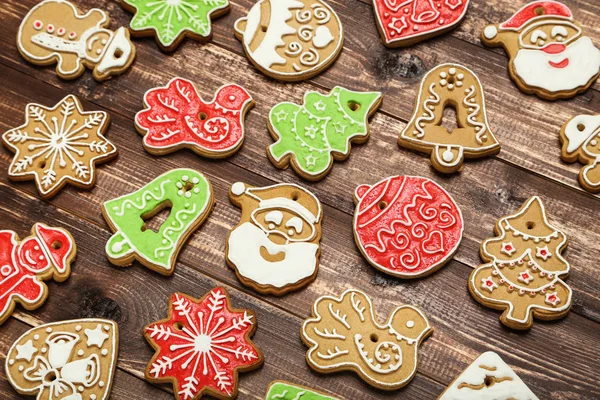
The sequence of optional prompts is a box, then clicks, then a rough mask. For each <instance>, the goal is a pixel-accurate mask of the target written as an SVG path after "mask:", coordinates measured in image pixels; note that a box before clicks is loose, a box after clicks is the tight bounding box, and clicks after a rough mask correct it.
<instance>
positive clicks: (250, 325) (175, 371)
mask: <svg viewBox="0 0 600 400" xmlns="http://www.w3.org/2000/svg"><path fill="white" fill-rule="evenodd" d="M255 330H256V315H255V314H254V312H253V311H251V310H245V309H233V308H231V300H230V299H229V294H228V293H227V292H226V291H225V289H224V288H222V287H217V288H215V289H213V290H211V291H210V292H208V293H207V294H206V295H205V296H204V297H202V298H201V299H200V300H196V299H193V298H191V297H189V296H186V295H185V294H182V293H174V294H173V295H172V296H171V299H170V301H169V317H168V318H167V319H164V320H161V321H157V322H153V323H151V324H149V325H147V326H146V327H145V328H144V337H145V338H146V340H147V341H148V343H150V345H152V347H153V348H154V350H155V353H154V356H153V357H152V360H150V363H149V364H148V367H147V368H146V379H148V380H149V381H150V382H153V383H171V384H172V385H173V391H174V393H175V398H176V399H177V400H199V399H200V398H201V397H202V396H203V395H205V394H206V395H211V396H214V397H216V398H219V399H233V398H235V397H236V396H237V393H238V374H239V373H240V372H245V371H251V370H253V369H256V368H259V367H261V366H262V364H263V361H264V359H263V355H262V353H261V351H260V350H259V349H258V348H257V347H256V345H255V344H254V343H253V342H252V340H251V339H250V338H251V337H252V335H253V334H254V331H255Z"/></svg>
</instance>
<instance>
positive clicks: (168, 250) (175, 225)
mask: <svg viewBox="0 0 600 400" xmlns="http://www.w3.org/2000/svg"><path fill="white" fill-rule="evenodd" d="M213 205H214V198H213V192H212V187H211V185H210V182H209V181H208V179H206V177H205V176H204V175H202V174H201V173H199V172H197V171H194V170H192V169H184V168H181V169H174V170H171V171H169V172H166V173H164V174H162V175H161V176H159V177H158V178H156V179H154V180H153V181H152V182H150V183H148V184H147V185H146V186H144V187H142V188H141V189H140V190H138V191H136V192H133V193H131V194H127V195H125V196H121V197H118V198H116V199H113V200H109V201H107V202H105V203H104V207H103V208H102V215H103V216H104V219H105V220H106V222H107V223H108V225H109V226H110V228H111V230H112V231H113V232H114V235H113V236H112V237H111V238H110V239H109V240H108V242H107V243H106V255H107V257H108V259H109V260H110V262H111V263H113V264H115V265H118V266H121V267H125V266H129V265H131V264H132V263H133V261H134V260H138V261H139V262H141V263H142V264H143V265H145V266H146V267H148V268H151V269H153V270H155V271H157V272H159V273H161V274H163V275H171V274H172V273H173V269H174V267H175V261H176V259H177V254H178V253H179V250H180V249H181V246H182V245H183V243H184V242H185V240H186V239H187V237H188V236H189V235H191V234H192V232H194V231H195V230H196V229H197V228H198V227H199V226H200V225H201V224H202V222H204V220H205V219H206V218H207V217H208V215H209V214H210V212H211V211H212V208H213ZM166 208H169V209H170V212H169V216H168V218H167V219H166V221H165V222H164V223H163V224H162V225H161V226H160V228H159V229H158V232H155V231H153V230H152V229H146V225H145V224H146V220H148V219H150V218H152V217H153V216H154V215H156V214H157V213H159V212H160V211H162V210H164V209H166Z"/></svg>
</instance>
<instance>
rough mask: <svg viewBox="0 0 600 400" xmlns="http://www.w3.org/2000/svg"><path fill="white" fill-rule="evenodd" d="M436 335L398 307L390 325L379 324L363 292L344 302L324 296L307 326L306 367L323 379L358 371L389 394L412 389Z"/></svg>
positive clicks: (349, 294)
mask: <svg viewBox="0 0 600 400" xmlns="http://www.w3.org/2000/svg"><path fill="white" fill-rule="evenodd" d="M431 333H433V329H432V328H431V326H429V322H428V321H427V318H426V317H425V315H423V313H422V312H421V311H420V310H419V309H417V308H415V307H413V306H407V305H403V306H400V307H397V308H396V309H395V310H394V311H393V312H392V314H391V315H390V317H389V318H388V320H387V322H386V323H385V325H380V324H379V323H378V322H377V316H376V315H375V314H374V312H373V305H372V304H371V299H370V298H369V297H368V296H367V295H366V294H365V293H363V292H361V291H359V290H347V291H345V292H344V293H343V294H342V295H341V296H340V297H339V298H335V297H330V296H322V297H319V298H318V299H317V300H316V301H315V304H314V308H313V317H312V318H309V319H307V320H306V321H304V324H303V325H302V329H301V337H302V341H303V342H304V343H305V344H306V345H307V346H308V347H310V349H309V350H308V352H307V353H306V362H307V363H308V365H310V367H311V368H312V369H314V370H315V371H318V372H322V373H331V372H337V371H354V372H356V373H357V374H358V375H359V376H360V377H361V378H362V379H363V380H364V381H365V382H367V383H368V384H370V385H372V386H375V387H378V388H380V389H384V390H395V389H399V388H401V387H403V386H405V385H407V384H408V383H409V382H410V381H411V379H412V378H413V377H414V376H415V374H416V372H417V350H418V347H419V346H420V345H421V342H422V341H423V340H424V339H425V338H427V337H428V336H429V335H431Z"/></svg>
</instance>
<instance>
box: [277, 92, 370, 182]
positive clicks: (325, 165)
mask: <svg viewBox="0 0 600 400" xmlns="http://www.w3.org/2000/svg"><path fill="white" fill-rule="evenodd" d="M381 98H382V96H381V93H379V92H352V91H350V90H347V89H344V88H342V87H339V86H337V87H335V88H333V89H332V90H331V92H329V93H328V94H327V95H323V94H321V93H318V92H307V93H306V94H305V95H304V103H303V104H302V105H297V104H294V103H289V102H284V103H279V104H277V105H276V106H275V107H273V108H272V109H271V111H270V113H269V132H270V133H271V136H272V137H273V139H274V140H276V142H275V143H273V144H272V145H270V146H269V147H268V148H267V155H268V156H269V159H270V160H271V162H272V163H273V164H275V166H276V167H277V168H287V167H288V165H290V164H291V165H292V168H293V169H294V171H296V173H297V174H298V175H300V176H301V177H303V178H304V179H307V180H310V181H317V180H320V179H323V178H324V177H325V175H327V174H328V173H329V170H331V167H333V160H334V159H335V160H338V161H342V160H345V159H346V158H348V156H350V144H351V143H364V142H366V141H367V140H368V139H369V126H368V124H367V120H368V119H369V117H370V116H371V115H373V113H375V110H377V108H379V105H380V104H381Z"/></svg>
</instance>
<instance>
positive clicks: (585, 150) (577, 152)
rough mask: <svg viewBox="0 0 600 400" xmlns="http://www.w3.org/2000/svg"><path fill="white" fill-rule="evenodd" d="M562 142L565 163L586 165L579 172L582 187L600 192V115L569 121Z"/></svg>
mask: <svg viewBox="0 0 600 400" xmlns="http://www.w3.org/2000/svg"><path fill="white" fill-rule="evenodd" d="M560 141H561V143H562V151H561V155H560V156H561V158H562V159H563V161H565V162H568V163H574V162H577V161H579V162H580V163H581V164H585V167H583V168H582V169H581V171H579V183H580V184H581V186H583V188H584V189H585V190H587V191H588V192H592V193H598V192H600V114H596V115H578V116H576V117H574V118H572V119H570V120H569V121H567V122H566V123H565V124H564V125H563V127H562V129H561V131H560Z"/></svg>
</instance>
